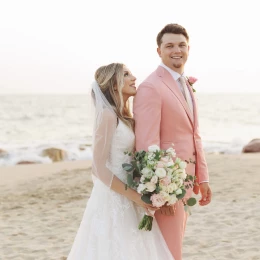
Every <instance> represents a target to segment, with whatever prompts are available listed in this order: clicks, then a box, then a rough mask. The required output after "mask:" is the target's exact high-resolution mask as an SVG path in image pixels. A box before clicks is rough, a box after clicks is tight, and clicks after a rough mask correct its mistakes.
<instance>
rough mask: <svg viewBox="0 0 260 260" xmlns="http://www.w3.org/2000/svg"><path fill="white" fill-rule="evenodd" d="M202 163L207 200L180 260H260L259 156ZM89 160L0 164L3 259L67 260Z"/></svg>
mask: <svg viewBox="0 0 260 260" xmlns="http://www.w3.org/2000/svg"><path fill="white" fill-rule="evenodd" d="M207 162H208V166H209V171H210V178H211V179H210V183H211V187H212V190H213V201H212V203H211V204H210V205H209V206H207V207H200V206H198V205H196V206H195V207H193V209H192V216H190V217H189V220H188V224H187V228H186V234H185V239H184V250H183V251H184V252H183V260H213V259H217V260H230V259H236V260H238V259H241V260H242V259H243V260H258V259H260V249H259V241H260V225H259V222H260V205H259V203H258V202H259V198H260V189H259V187H260V186H259V185H260V177H259V174H260V154H241V155H223V154H220V155H214V154H209V155H207ZM90 165H91V162H89V161H74V162H61V163H54V164H37V165H19V166H10V167H1V168H0V230H1V232H0V241H1V242H0V259H1V260H11V259H12V260H35V259H37V260H52V259H53V260H54V259H57V260H62V259H63V260H65V259H66V256H67V255H68V252H69V250H70V248H71V245H72V242H73V240H74V237H75V234H76V232H77V229H78V226H79V224H80V221H81V218H82V215H83V212H84V209H85V207H86V202H87V200H88V198H89V196H90V193H91V188H92V180H91V175H90ZM79 260H80V259H79ZM151 260H152V259H151ZM163 260H165V259H163Z"/></svg>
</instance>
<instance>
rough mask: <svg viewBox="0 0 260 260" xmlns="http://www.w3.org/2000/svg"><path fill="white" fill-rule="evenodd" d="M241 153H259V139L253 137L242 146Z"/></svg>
mask: <svg viewBox="0 0 260 260" xmlns="http://www.w3.org/2000/svg"><path fill="white" fill-rule="evenodd" d="M242 152H243V153H260V139H253V140H251V141H250V142H249V143H248V144H247V145H245V146H244V147H243V150H242Z"/></svg>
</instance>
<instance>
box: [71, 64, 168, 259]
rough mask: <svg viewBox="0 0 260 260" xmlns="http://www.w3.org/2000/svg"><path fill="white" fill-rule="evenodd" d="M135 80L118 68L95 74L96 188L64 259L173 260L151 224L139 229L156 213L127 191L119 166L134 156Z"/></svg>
mask: <svg viewBox="0 0 260 260" xmlns="http://www.w3.org/2000/svg"><path fill="white" fill-rule="evenodd" d="M135 80H136V78H135V77H134V76H133V75H132V74H131V72H130V71H129V70H128V69H127V68H126V67H125V66H124V65H123V64H120V63H112V64H109V65H107V66H102V67H100V68H99V69H98V70H97V71H96V73H95V82H94V83H93V85H92V97H93V101H94V104H95V109H96V117H95V127H94V132H93V138H94V140H93V163H92V174H93V182H94V186H93V189H92V193H91V196H90V198H89V200H88V202H87V207H86V210H85V213H84V216H83V219H82V222H81V224H80V227H79V230H78V232H77V235H76V238H75V240H74V243H73V246H72V248H71V251H70V253H69V256H68V260H146V259H150V260H173V257H172V255H171V253H170V251H169V249H168V248H167V245H166V242H165V241H164V238H163V236H162V234H161V232H160V230H159V227H158V225H157V223H156V221H155V220H154V223H153V229H152V231H150V232H149V231H143V230H138V224H139V222H140V220H141V219H142V217H143V214H144V213H145V212H146V213H147V214H149V210H150V211H154V210H157V208H155V207H153V206H151V205H150V204H146V203H145V202H143V201H142V200H141V195H140V194H138V193H137V192H136V191H135V190H133V189H131V188H127V189H125V183H126V177H127V175H126V173H125V171H124V170H123V168H122V164H123V163H125V162H130V158H129V156H128V155H125V153H124V152H125V151H133V150H134V143H135V135H134V131H133V129H134V120H133V118H132V116H131V113H130V111H129V108H128V98H129V97H130V96H134V95H135V94H136V87H135Z"/></svg>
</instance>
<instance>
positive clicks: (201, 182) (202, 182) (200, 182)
mask: <svg viewBox="0 0 260 260" xmlns="http://www.w3.org/2000/svg"><path fill="white" fill-rule="evenodd" d="M204 182H207V183H209V181H201V182H200V183H199V184H201V183H204Z"/></svg>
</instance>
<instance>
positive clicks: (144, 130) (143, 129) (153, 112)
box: [134, 82, 161, 151]
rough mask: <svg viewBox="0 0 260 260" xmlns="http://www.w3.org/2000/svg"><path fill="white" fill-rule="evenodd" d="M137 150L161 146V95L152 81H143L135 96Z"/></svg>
mask: <svg viewBox="0 0 260 260" xmlns="http://www.w3.org/2000/svg"><path fill="white" fill-rule="evenodd" d="M134 119H135V136H136V150H137V151H140V150H145V151H147V150H148V147H149V146H150V145H154V144H155V145H158V146H159V147H160V122H161V95H160V92H159V89H158V88H156V87H155V86H153V85H151V84H150V83H147V82H144V83H142V84H141V85H140V86H139V88H138V90H137V94H136V96H135V98H134Z"/></svg>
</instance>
